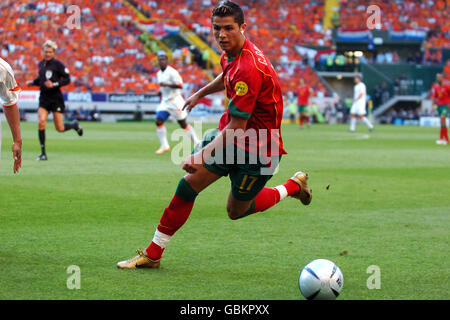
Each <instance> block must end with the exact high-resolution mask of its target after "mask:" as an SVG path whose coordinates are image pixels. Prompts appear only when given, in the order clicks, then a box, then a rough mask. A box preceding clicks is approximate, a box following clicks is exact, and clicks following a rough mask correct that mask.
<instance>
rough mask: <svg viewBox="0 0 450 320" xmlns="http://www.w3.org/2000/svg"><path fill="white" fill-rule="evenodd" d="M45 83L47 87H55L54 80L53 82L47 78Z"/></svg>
mask: <svg viewBox="0 0 450 320" xmlns="http://www.w3.org/2000/svg"><path fill="white" fill-rule="evenodd" d="M44 85H45V86H46V87H47V88H49V89H50V88H53V82H51V81H50V80H48V79H47V80H46V81H45V82H44Z"/></svg>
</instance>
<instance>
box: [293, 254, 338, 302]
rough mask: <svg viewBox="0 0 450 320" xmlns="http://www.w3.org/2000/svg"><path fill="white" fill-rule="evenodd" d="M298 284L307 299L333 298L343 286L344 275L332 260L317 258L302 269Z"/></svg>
mask: <svg viewBox="0 0 450 320" xmlns="http://www.w3.org/2000/svg"><path fill="white" fill-rule="evenodd" d="M298 284H299V287H300V292H301V293H302V294H303V296H304V297H305V298H306V299H308V300H334V299H336V297H337V296H338V295H339V293H341V290H342V287H343V286H344V276H343V275H342V272H341V270H340V269H339V267H338V266H337V265H335V264H334V262H332V261H330V260H326V259H317V260H314V261H311V262H310V263H308V264H307V265H306V266H305V267H304V268H303V269H302V271H301V272H300V276H299V278H298Z"/></svg>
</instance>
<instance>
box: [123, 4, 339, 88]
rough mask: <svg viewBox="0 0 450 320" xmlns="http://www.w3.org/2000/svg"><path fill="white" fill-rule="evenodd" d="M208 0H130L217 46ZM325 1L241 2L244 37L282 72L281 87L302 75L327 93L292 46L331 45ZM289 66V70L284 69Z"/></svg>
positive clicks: (294, 84)
mask: <svg viewBox="0 0 450 320" xmlns="http://www.w3.org/2000/svg"><path fill="white" fill-rule="evenodd" d="M213 2H214V1H210V0H192V1H184V0H173V1H170V2H168V1H163V0H151V1H148V0H131V1H130V3H132V4H133V5H135V6H136V8H138V10H140V11H141V12H142V13H143V14H144V15H146V16H147V17H151V18H155V19H166V20H178V21H180V22H181V23H183V24H184V25H185V26H186V27H188V28H190V29H191V30H193V31H196V33H197V34H198V35H199V36H201V37H202V38H203V39H204V40H205V41H206V42H207V43H208V44H209V45H210V46H212V47H213V48H215V49H216V50H217V51H220V50H219V49H218V48H217V45H216V42H215V41H214V39H213V36H212V34H211V20H210V17H211V10H212V6H213ZM323 7H324V0H320V1H312V2H301V3H299V2H298V1H295V0H272V1H260V0H251V1H246V2H245V4H243V7H242V8H243V10H244V14H245V16H246V22H247V25H248V26H247V30H246V36H247V37H248V38H249V39H250V40H251V41H253V42H254V43H255V44H256V45H257V46H258V47H259V48H260V49H261V50H262V51H263V52H264V53H265V54H266V55H267V57H268V58H269V59H270V61H271V62H272V64H273V65H274V66H275V67H276V69H277V71H278V72H280V73H281V75H280V82H281V85H282V89H283V90H288V91H293V90H295V88H296V87H297V86H298V75H299V74H302V76H303V77H304V78H305V79H308V81H309V84H310V86H311V87H312V88H314V89H315V90H316V91H322V92H324V93H325V94H326V93H327V92H326V90H325V88H324V87H323V86H322V85H321V83H320V80H319V78H318V77H317V75H316V74H315V72H314V71H313V70H312V68H311V67H310V66H309V65H308V64H307V63H305V62H304V60H305V59H304V57H303V56H302V55H301V54H300V53H299V52H298V51H297V50H296V49H295V47H294V46H295V45H323V46H329V45H331V33H325V32H324V31H323V30H322V27H321V20H322V18H323ZM287 69H290V70H287Z"/></svg>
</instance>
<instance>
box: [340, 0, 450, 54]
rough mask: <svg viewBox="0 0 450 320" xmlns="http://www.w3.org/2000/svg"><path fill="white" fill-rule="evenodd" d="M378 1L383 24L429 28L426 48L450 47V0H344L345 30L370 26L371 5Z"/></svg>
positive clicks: (342, 19)
mask: <svg viewBox="0 0 450 320" xmlns="http://www.w3.org/2000/svg"><path fill="white" fill-rule="evenodd" d="M370 5H377V6H378V7H379V8H380V9H381V14H380V26H379V27H380V28H381V29H382V30H394V31H401V30H407V29H422V28H424V29H426V30H428V36H427V39H426V42H425V48H441V49H442V48H450V39H449V37H448V33H449V31H450V19H448V17H449V16H450V0H446V1H444V0H435V1H420V0H403V1H381V0H357V1H353V0H341V1H340V6H341V8H340V12H339V14H340V27H341V28H342V29H345V30H366V29H367V19H368V17H369V16H370V15H372V14H368V13H366V10H367V7H368V6H370Z"/></svg>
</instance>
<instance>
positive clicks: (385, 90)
mask: <svg viewBox="0 0 450 320" xmlns="http://www.w3.org/2000/svg"><path fill="white" fill-rule="evenodd" d="M390 95H391V94H390V92H389V87H388V85H387V83H386V81H383V84H382V85H381V103H382V104H385V103H386V102H387V101H388V100H389V98H390Z"/></svg>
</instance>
